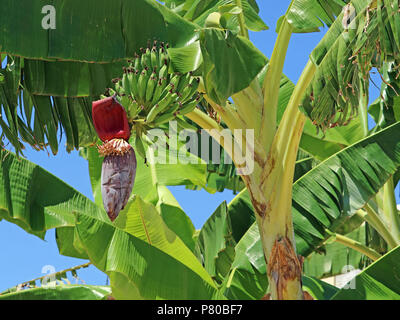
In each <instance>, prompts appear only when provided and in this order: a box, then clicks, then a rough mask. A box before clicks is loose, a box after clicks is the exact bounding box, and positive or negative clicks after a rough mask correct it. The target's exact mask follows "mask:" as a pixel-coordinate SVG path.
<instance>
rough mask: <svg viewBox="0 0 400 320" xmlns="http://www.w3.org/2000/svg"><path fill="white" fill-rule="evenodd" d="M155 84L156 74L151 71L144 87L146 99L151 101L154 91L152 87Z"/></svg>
mask: <svg viewBox="0 0 400 320" xmlns="http://www.w3.org/2000/svg"><path fill="white" fill-rule="evenodd" d="M156 85H157V75H156V74H155V73H154V72H153V73H152V75H151V77H150V78H149V81H148V82H147V87H146V101H151V99H152V97H153V93H154V88H155V87H156Z"/></svg>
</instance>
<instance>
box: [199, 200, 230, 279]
mask: <svg viewBox="0 0 400 320" xmlns="http://www.w3.org/2000/svg"><path fill="white" fill-rule="evenodd" d="M196 245H197V246H198V248H199V252H200V253H201V256H200V257H199V258H200V260H201V261H202V262H203V264H204V268H205V269H206V270H207V272H208V273H209V274H210V275H211V276H212V278H213V279H214V281H216V283H218V284H220V283H221V282H222V280H223V279H224V278H225V276H226V275H227V273H228V272H229V270H230V267H231V264H232V261H233V259H234V257H235V249H234V248H235V245H236V242H235V240H234V239H233V237H232V222H231V218H230V216H229V214H228V208H227V204H226V202H225V201H224V202H223V203H222V204H221V205H220V206H219V207H218V208H217V209H216V210H215V212H214V213H213V214H212V215H211V217H210V218H208V220H207V221H206V222H205V224H204V225H203V227H202V228H201V230H200V234H199V236H198V239H197V242H196Z"/></svg>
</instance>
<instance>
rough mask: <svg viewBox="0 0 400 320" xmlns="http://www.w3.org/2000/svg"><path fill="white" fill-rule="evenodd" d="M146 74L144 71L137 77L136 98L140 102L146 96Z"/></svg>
mask: <svg viewBox="0 0 400 320" xmlns="http://www.w3.org/2000/svg"><path fill="white" fill-rule="evenodd" d="M147 81H148V77H147V72H146V71H145V70H143V71H142V73H141V74H140V76H139V79H138V97H137V98H139V99H140V100H143V99H144V97H145V95H146V86H147Z"/></svg>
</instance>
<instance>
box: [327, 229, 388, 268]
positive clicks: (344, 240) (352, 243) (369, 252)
mask: <svg viewBox="0 0 400 320" xmlns="http://www.w3.org/2000/svg"><path fill="white" fill-rule="evenodd" d="M326 232H327V233H328V234H330V235H331V236H332V237H334V239H335V241H336V242H338V243H341V244H343V245H345V246H346V247H349V248H351V249H354V250H356V251H358V252H360V253H362V254H363V255H366V256H367V257H368V258H370V259H371V260H372V261H376V260H378V259H379V258H380V257H381V255H380V254H379V253H378V252H376V251H375V250H373V249H371V248H368V247H367V246H365V245H363V244H362V243H360V242H358V241H356V240H353V239H351V238H348V237H346V236H343V235H341V234H337V233H332V232H330V231H329V230H326Z"/></svg>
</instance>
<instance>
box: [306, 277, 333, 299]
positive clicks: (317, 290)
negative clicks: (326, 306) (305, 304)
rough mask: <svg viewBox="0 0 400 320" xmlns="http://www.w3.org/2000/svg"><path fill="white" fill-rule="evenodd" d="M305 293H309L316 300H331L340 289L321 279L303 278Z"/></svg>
mask: <svg viewBox="0 0 400 320" xmlns="http://www.w3.org/2000/svg"><path fill="white" fill-rule="evenodd" d="M302 282H303V291H307V292H308V293H309V294H310V295H311V296H312V297H313V298H314V299H315V300H330V299H331V298H332V297H333V296H334V295H335V294H336V293H337V292H338V291H339V289H338V288H336V287H335V286H332V285H330V284H329V283H326V282H324V281H321V280H319V279H316V278H313V277H309V276H303V278H302Z"/></svg>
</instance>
